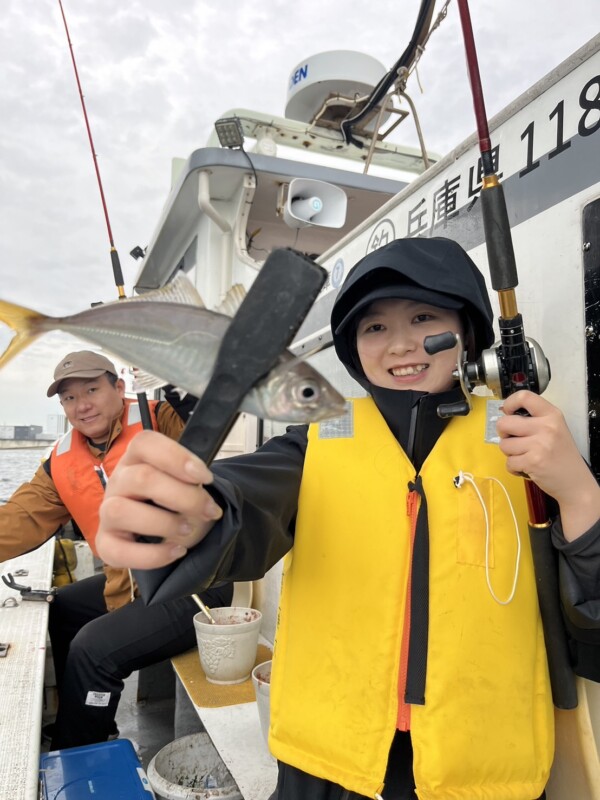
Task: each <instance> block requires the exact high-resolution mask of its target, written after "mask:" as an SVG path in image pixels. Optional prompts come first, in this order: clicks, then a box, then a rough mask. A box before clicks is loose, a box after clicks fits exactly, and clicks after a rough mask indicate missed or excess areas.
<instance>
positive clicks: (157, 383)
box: [133, 367, 167, 394]
mask: <svg viewBox="0 0 600 800" xmlns="http://www.w3.org/2000/svg"><path fill="white" fill-rule="evenodd" d="M166 385H167V381H163V380H162V379H161V378H157V377H156V376H155V375H151V374H150V373H149V372H146V371H145V370H143V369H138V368H137V367H135V368H134V371H133V391H134V392H135V393H136V394H138V393H140V392H153V391H154V390H155V389H160V388H161V387H163V386H166Z"/></svg>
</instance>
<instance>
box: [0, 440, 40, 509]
mask: <svg viewBox="0 0 600 800" xmlns="http://www.w3.org/2000/svg"><path fill="white" fill-rule="evenodd" d="M45 455H46V448H37V447H33V448H30V447H28V448H23V449H21V450H0V505H1V504H2V503H6V501H7V500H8V499H9V497H10V496H11V494H12V493H13V492H14V491H15V489H18V487H19V486H20V485H21V484H22V483H25V482H26V481H28V480H30V479H31V478H32V477H33V475H34V473H35V471H36V469H37V468H38V467H39V466H40V464H41V463H42V459H43V458H44V457H45Z"/></svg>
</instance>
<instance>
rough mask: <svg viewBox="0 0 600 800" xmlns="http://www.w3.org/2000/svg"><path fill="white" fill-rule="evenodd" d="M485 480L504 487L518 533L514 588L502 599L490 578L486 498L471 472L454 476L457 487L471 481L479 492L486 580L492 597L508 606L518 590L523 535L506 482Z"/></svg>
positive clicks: (493, 479)
mask: <svg viewBox="0 0 600 800" xmlns="http://www.w3.org/2000/svg"><path fill="white" fill-rule="evenodd" d="M483 480H486V481H495V482H496V483H497V484H498V485H499V486H500V488H501V489H502V491H503V492H504V495H505V497H506V501H507V503H508V507H509V508H510V513H511V515H512V518H513V522H514V525H515V534H516V537H517V556H516V558H515V577H514V580H513V585H512V589H511V592H510V595H509V596H508V598H507V599H506V600H500V599H499V598H498V597H497V596H496V593H495V592H494V590H493V588H492V582H491V580H490V521H489V517H488V512H487V508H486V506H485V500H484V499H483V497H482V496H481V492H480V491H479V489H478V487H477V484H476V483H475V479H474V478H473V475H472V474H471V473H470V472H463V471H462V470H461V471H460V472H459V473H458V475H457V476H456V478H454V485H455V486H456V488H457V489H461V488H462V486H463V484H464V482H465V481H467V483H470V484H471V486H472V487H473V489H475V493H476V494H477V497H478V498H479V502H480V503H481V507H482V509H483V516H484V518H485V580H486V582H487V585H488V589H489V592H490V594H491V595H492V597H493V598H494V600H495V601H496V602H497V603H499V604H500V605H501V606H507V605H508V604H509V603H510V602H512V599H513V598H514V596H515V591H516V588H517V580H518V577H519V566H520V561H521V536H520V534H519V523H518V522H517V517H516V515H515V510H514V508H513V505H512V503H511V501H510V497H509V494H508V492H507V491H506V487H505V486H504V484H503V483H502V482H501V481H499V480H498V478H494V477H491V476H488V477H486V478H484V479H483Z"/></svg>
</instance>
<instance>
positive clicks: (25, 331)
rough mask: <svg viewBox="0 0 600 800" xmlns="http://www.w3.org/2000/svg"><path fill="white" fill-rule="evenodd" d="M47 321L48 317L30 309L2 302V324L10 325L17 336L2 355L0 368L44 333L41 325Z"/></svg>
mask: <svg viewBox="0 0 600 800" xmlns="http://www.w3.org/2000/svg"><path fill="white" fill-rule="evenodd" d="M47 319H48V317H46V316H45V315H44V314H40V313H38V312H37V311H32V310H31V309H30V308H25V307H24V306H18V305H16V303H8V302H7V301H6V300H0V322H3V323H4V324H5V325H8V327H9V328H11V329H12V330H13V331H15V334H16V335H15V336H13V338H12V339H11V341H10V343H9V345H8V347H7V348H6V350H5V351H4V352H3V353H2V355H0V367H3V366H4V365H5V364H6V363H7V362H8V361H10V360H11V359H12V358H14V357H15V356H16V355H17V353H19V352H20V351H21V350H23V349H24V348H25V347H28V346H29V345H30V344H31V343H32V342H33V341H34V339H37V337H38V336H39V335H40V334H41V333H43V332H44V329H43V328H42V326H41V325H40V323H42V322H44V321H45V320H47ZM36 323H37V324H36ZM36 329H37V330H36Z"/></svg>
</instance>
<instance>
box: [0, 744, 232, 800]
mask: <svg viewBox="0 0 600 800" xmlns="http://www.w3.org/2000/svg"><path fill="white" fill-rule="evenodd" d="M0 792H1V788H0ZM40 796H41V797H42V800H84V799H85V798H86V797H89V798H91V799H92V800H150V798H151V797H152V792H151V791H150V783H149V780H148V778H147V777H146V773H145V772H144V770H143V769H142V765H141V764H140V760H139V758H138V757H137V754H136V752H135V750H134V748H133V745H132V744H131V742H130V741H129V739H115V740H114V741H111V742H101V743H100V744H89V745H84V746H82V747H69V748H65V749H64V750H53V751H52V752H50V753H42V755H41V756H40ZM179 796H180V797H183V796H184V795H179ZM190 796H194V795H190ZM210 796H211V795H206V797H210ZM239 796H240V795H236V797H239ZM198 797H202V795H198Z"/></svg>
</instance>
